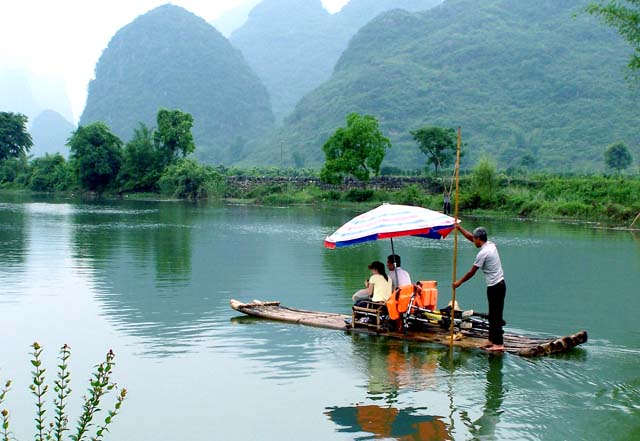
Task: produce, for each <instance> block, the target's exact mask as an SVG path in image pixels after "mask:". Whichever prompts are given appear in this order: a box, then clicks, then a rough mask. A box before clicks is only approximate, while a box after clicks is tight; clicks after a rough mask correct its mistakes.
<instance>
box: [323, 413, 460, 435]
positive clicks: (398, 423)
mask: <svg viewBox="0 0 640 441" xmlns="http://www.w3.org/2000/svg"><path fill="white" fill-rule="evenodd" d="M421 410H423V409H415V408H407V409H397V408H395V407H382V406H377V405H375V404H368V405H356V406H348V407H332V408H328V409H327V412H325V415H327V416H328V417H329V419H330V420H331V421H333V422H334V423H336V424H337V425H338V426H340V428H339V429H338V432H347V433H360V435H358V436H355V437H354V439H355V440H367V439H377V438H385V439H395V440H398V441H405V440H406V441H409V440H420V441H430V440H434V441H435V440H450V439H452V438H451V434H450V433H449V430H448V428H447V425H446V424H445V423H444V422H443V421H442V420H441V418H440V417H437V416H430V415H421V414H420V411H421Z"/></svg>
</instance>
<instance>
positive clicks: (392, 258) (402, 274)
mask: <svg viewBox="0 0 640 441" xmlns="http://www.w3.org/2000/svg"><path fill="white" fill-rule="evenodd" d="M387 269H388V270H389V277H391V282H392V289H396V288H397V287H399V286H405V285H411V277H410V276H409V273H408V272H406V271H405V270H404V269H402V268H400V256H398V255H397V254H390V255H389V256H388V257H387ZM396 274H397V275H396Z"/></svg>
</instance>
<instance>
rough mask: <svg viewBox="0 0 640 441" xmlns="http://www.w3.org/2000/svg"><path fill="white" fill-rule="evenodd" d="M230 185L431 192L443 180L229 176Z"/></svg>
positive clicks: (382, 177) (240, 187)
mask: <svg viewBox="0 0 640 441" xmlns="http://www.w3.org/2000/svg"><path fill="white" fill-rule="evenodd" d="M227 182H228V183H229V185H231V186H232V187H235V188H239V189H241V190H243V191H249V190H251V189H253V188H254V187H256V186H261V185H287V186H293V187H295V188H304V187H308V186H310V185H315V186H316V187H318V188H321V189H323V190H351V189H354V188H358V189H364V188H367V189H372V190H399V189H401V188H403V187H406V186H408V185H418V186H420V187H422V188H424V189H425V190H428V191H430V192H440V191H442V184H441V181H437V180H435V179H433V178H424V177H415V176H404V177H397V176H381V177H377V178H372V179H371V180H370V181H369V182H367V183H364V182H362V181H358V180H356V179H345V181H344V182H343V183H342V184H340V185H329V184H325V183H323V182H321V181H320V179H319V178H311V177H286V176H229V177H227Z"/></svg>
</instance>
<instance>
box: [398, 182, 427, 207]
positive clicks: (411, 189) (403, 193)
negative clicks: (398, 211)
mask: <svg viewBox="0 0 640 441" xmlns="http://www.w3.org/2000/svg"><path fill="white" fill-rule="evenodd" d="M395 200H396V201H397V202H398V203H400V204H403V205H417V206H422V207H424V206H427V205H429V203H430V202H431V197H430V196H429V195H427V194H426V193H425V191H424V189H423V188H422V187H420V186H419V185H415V184H412V185H407V186H406V187H404V188H403V189H402V190H400V191H398V192H397V193H396V195H395Z"/></svg>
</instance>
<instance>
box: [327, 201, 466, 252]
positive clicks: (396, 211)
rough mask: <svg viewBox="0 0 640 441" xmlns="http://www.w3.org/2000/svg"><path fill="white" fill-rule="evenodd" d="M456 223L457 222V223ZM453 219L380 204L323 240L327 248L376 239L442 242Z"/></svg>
mask: <svg viewBox="0 0 640 441" xmlns="http://www.w3.org/2000/svg"><path fill="white" fill-rule="evenodd" d="M458 222H459V221H458ZM454 224H455V219H454V218H452V217H451V216H447V215H446V214H442V213H439V212H437V211H433V210H429V209H427V208H422V207H412V206H409V205H394V204H382V205H380V206H379V207H377V208H374V209H373V210H370V211H367V212H366V213H362V214H361V215H358V216H356V217H354V218H353V219H351V220H350V221H349V222H347V223H346V224H344V225H343V226H341V227H340V228H338V230H336V232H335V233H333V234H332V235H330V236H327V238H326V239H325V241H324V246H325V247H327V248H330V249H334V248H340V247H346V246H349V245H355V244H358V243H362V242H368V241H371V240H378V239H392V243H393V238H394V237H400V236H419V237H427V238H430V239H443V238H445V237H447V235H448V234H449V233H450V232H451V231H453V226H454Z"/></svg>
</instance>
